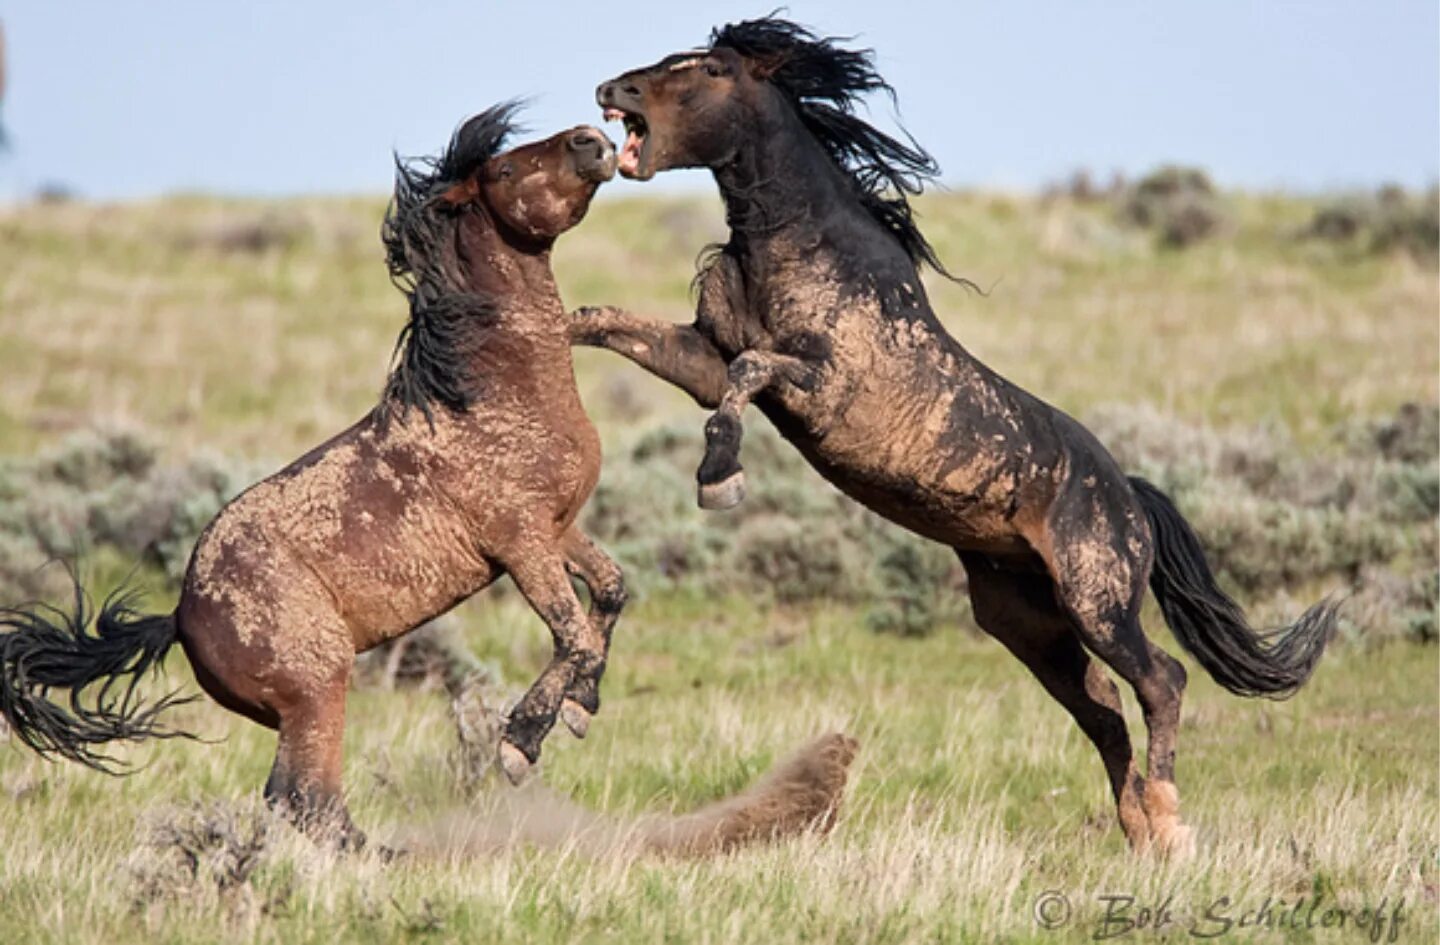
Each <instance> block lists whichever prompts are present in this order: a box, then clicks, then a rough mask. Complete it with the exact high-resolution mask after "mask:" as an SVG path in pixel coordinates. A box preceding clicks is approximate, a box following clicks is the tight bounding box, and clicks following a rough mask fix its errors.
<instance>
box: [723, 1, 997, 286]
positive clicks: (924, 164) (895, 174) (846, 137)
mask: <svg viewBox="0 0 1440 945" xmlns="http://www.w3.org/2000/svg"><path fill="white" fill-rule="evenodd" d="M845 41H846V40H844V39H840V38H835V37H826V38H821V37H819V36H817V35H815V34H814V33H813V32H811V31H810V30H808V29H806V28H805V27H803V26H800V25H798V24H796V23H791V22H789V21H788V20H782V19H778V18H776V17H766V18H764V19H758V20H746V21H745V22H742V23H728V24H726V25H725V26H723V27H720V28H718V29H716V30H713V31H712V32H711V33H710V48H711V49H731V50H734V51H735V52H737V53H739V54H740V55H741V56H743V57H745V58H746V59H751V60H754V61H757V62H759V63H761V64H763V66H764V67H765V69H766V71H767V72H768V73H769V81H770V82H771V83H772V84H773V85H774V86H775V87H776V88H778V89H779V90H780V91H781V92H783V93H784V94H785V96H786V97H787V98H788V99H789V100H790V101H791V103H792V104H793V105H794V106H795V110H796V112H797V113H798V114H799V116H800V120H801V121H802V122H803V123H804V125H805V128H806V129H807V130H808V131H809V132H810V133H811V134H812V135H814V136H815V139H816V140H817V141H819V142H820V144H821V146H822V147H824V148H825V151H826V153H828V154H829V155H830V157H831V158H832V159H833V160H834V161H835V163H836V164H837V165H838V166H839V167H840V168H841V169H842V170H843V171H844V172H845V173H846V174H847V175H848V176H849V177H850V180H851V181H852V182H853V183H854V185H855V192H856V196H857V197H858V198H859V200H860V203H861V204H862V205H863V206H864V207H865V209H866V210H867V211H868V212H869V213H870V215H871V216H872V217H874V218H875V221H876V222H877V223H879V224H880V225H881V226H883V227H884V228H885V229H886V230H887V231H888V232H889V233H890V234H891V235H892V236H894V237H895V239H897V240H899V241H900V245H901V246H902V247H904V249H905V252H906V253H907V254H908V255H909V256H910V259H911V260H912V261H913V262H914V263H915V264H916V265H917V266H919V265H922V264H923V265H928V266H930V267H931V268H932V269H934V270H935V271H936V272H938V273H940V274H941V275H943V276H945V277H946V278H948V279H953V280H955V281H957V282H962V283H963V282H967V281H968V280H965V279H960V278H958V277H956V276H953V275H951V274H950V273H949V271H947V270H946V268H945V266H944V265H943V264H942V263H941V262H940V259H939V257H937V256H936V255H935V250H934V248H933V247H932V246H931V245H930V242H929V241H928V240H926V239H925V236H924V235H923V234H922V233H921V232H920V228H919V226H918V225H916V222H915V212H914V210H913V209H912V208H911V206H910V200H909V197H910V196H911V195H914V194H919V193H921V192H922V191H923V190H924V189H925V185H926V184H927V183H929V182H931V181H933V180H934V179H935V178H936V177H938V176H939V174H940V166H939V165H938V164H936V163H935V159H934V158H933V157H931V156H930V155H929V154H928V153H927V152H926V151H925V149H924V148H922V147H920V145H919V144H918V143H917V142H916V141H915V139H914V138H912V137H910V135H909V133H908V132H904V130H903V129H902V132H903V133H904V134H905V137H906V139H907V141H904V142H902V141H898V140H896V139H895V138H892V137H890V136H889V135H887V134H885V133H884V132H882V131H880V130H879V129H877V128H875V127H874V126H873V125H871V124H869V123H868V122H866V121H864V120H863V119H861V118H860V117H859V116H857V115H856V114H855V107H856V105H858V104H860V103H861V102H862V101H863V99H864V97H865V96H866V95H868V94H869V93H871V92H877V91H878V92H884V93H885V94H887V95H888V96H890V100H891V101H892V102H894V101H895V90H894V89H893V88H891V86H890V83H888V82H886V81H885V80H884V79H883V78H881V76H880V73H878V72H876V71H875V66H874V62H873V60H874V51H873V50H869V49H843V48H841V47H840V46H838V45H837V43H839V42H845Z"/></svg>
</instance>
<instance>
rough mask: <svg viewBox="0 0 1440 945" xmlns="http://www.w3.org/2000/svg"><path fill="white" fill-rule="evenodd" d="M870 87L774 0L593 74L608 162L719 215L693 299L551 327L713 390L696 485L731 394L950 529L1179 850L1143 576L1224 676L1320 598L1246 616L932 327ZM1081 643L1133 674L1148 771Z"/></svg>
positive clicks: (1069, 438)
mask: <svg viewBox="0 0 1440 945" xmlns="http://www.w3.org/2000/svg"><path fill="white" fill-rule="evenodd" d="M872 91H889V86H888V85H887V84H886V83H885V82H884V80H883V79H882V78H881V77H880V76H879V75H878V74H877V73H876V72H875V71H874V69H873V67H872V65H871V57H870V54H869V52H868V51H854V50H848V49H844V48H842V47H840V46H839V45H837V44H836V43H835V42H833V41H830V40H824V39H820V38H818V37H816V36H815V35H814V34H812V33H810V32H808V31H807V30H805V29H804V28H802V27H798V26H796V25H794V24H792V23H788V22H786V21H783V20H779V19H773V18H770V19H763V20H756V21H749V22H744V23H739V24H733V25H729V26H726V27H724V28H722V29H719V30H717V31H715V33H713V34H712V36H711V42H710V44H709V46H708V47H707V48H705V49H702V50H695V51H688V52H682V53H676V54H674V55H671V56H668V57H666V58H665V59H662V60H661V61H660V62H658V63H656V64H655V65H653V66H649V67H646V68H642V69H636V70H633V71H631V72H627V73H625V74H623V75H620V76H618V77H616V78H614V79H612V80H610V81H607V82H604V83H602V84H601V85H600V87H599V89H598V90H597V93H596V95H597V100H598V103H599V105H600V106H601V107H602V108H603V109H604V112H605V116H606V118H608V119H618V120H621V121H623V122H624V125H625V128H626V132H627V135H626V140H625V143H624V145H622V147H621V149H620V155H619V167H620V171H621V173H622V174H624V175H626V176H629V177H632V178H637V179H641V180H646V179H649V178H650V177H652V176H653V175H654V174H656V173H657V172H660V171H664V170H668V169H671V168H680V167H704V168H708V169H709V170H710V171H711V172H712V174H713V176H714V178H715V181H716V183H717V184H718V185H719V188H720V193H721V196H722V197H723V199H724V202H725V212H726V219H727V221H728V223H729V226H730V238H729V240H728V242H726V243H725V244H724V245H723V246H721V247H719V248H718V249H717V250H716V251H715V252H714V253H712V254H711V256H710V258H709V259H708V261H707V263H706V265H705V267H704V268H703V270H702V272H701V274H700V276H699V277H698V278H697V284H698V289H699V303H698V309H697V313H696V318H695V321H694V323H693V324H691V325H685V326H680V325H671V324H667V323H663V322H656V321H650V320H645V319H641V318H637V317H636V316H634V315H631V314H630V313H628V312H624V311H621V310H617V309H613V308H598V309H586V310H581V311H580V312H579V313H577V316H576V319H575V322H574V325H573V329H572V334H573V337H574V338H575V340H576V341H577V343H582V344H588V345H594V346H599V347H605V348H609V349H611V350H614V351H616V352H618V353H620V354H622V355H624V356H626V357H628V358H630V359H631V360H633V361H635V362H637V363H638V364H640V365H642V366H643V367H645V368H646V369H647V370H649V371H651V372H652V373H654V374H657V375H658V376H660V377H662V378H665V379H667V380H669V381H670V382H671V383H674V384H676V385H678V386H680V387H681V388H683V389H684V390H686V391H687V392H689V393H690V394H691V395H692V396H693V397H694V398H695V399H696V400H697V401H698V402H699V403H701V404H702V405H704V406H708V407H712V408H717V409H716V413H715V414H714V415H713V416H712V417H711V418H710V420H709V422H708V423H707V425H706V440H707V443H706V452H705V456H704V458H703V460H702V462H701V463H700V466H699V471H698V473H697V479H698V482H699V497H700V503H701V505H702V506H705V507H707V508H726V507H729V506H732V505H734V504H735V503H737V502H739V501H741V500H742V498H743V495H744V475H743V471H742V469H741V466H740V463H739V452H740V442H741V434H742V428H741V416H742V413H743V410H744V408H745V406H746V405H747V404H748V403H750V402H751V401H752V400H753V402H754V403H755V405H756V406H757V407H758V408H759V409H760V410H761V411H762V412H763V413H764V414H765V415H766V416H767V417H768V418H769V419H770V420H771V422H772V423H773V424H774V425H775V427H776V428H777V429H778V430H779V432H780V433H781V435H782V436H784V437H785V438H786V439H787V440H789V441H790V442H791V443H792V444H794V445H795V447H796V448H797V449H799V450H800V452H801V453H802V454H803V455H804V456H805V457H806V459H807V460H809V462H810V463H811V465H813V466H814V467H815V469H816V470H818V471H819V473H820V474H821V475H822V476H824V477H825V478H826V479H828V480H829V481H830V482H832V483H834V484H835V485H836V486H837V487H838V488H839V489H841V490H842V491H843V492H845V493H846V494H848V495H849V496H851V497H853V498H854V499H856V500H858V501H860V502H863V503H864V504H865V505H867V506H869V507H870V508H872V509H874V510H875V511H876V512H878V513H880V514H881V515H883V516H885V517H886V518H889V519H890V520H891V521H894V522H897V523H899V524H900V525H902V526H904V527H906V528H908V529H910V530H912V531H914V532H917V533H918V534H921V535H924V536H925V537H927V538H931V539H933V540H935V541H939V542H943V543H945V544H948V545H951V546H953V547H954V548H955V550H956V552H957V553H958V554H959V556H960V559H961V561H962V562H963V564H964V566H965V569H966V572H967V574H968V576H969V584H970V594H971V597H972V599H973V602H974V612H975V618H976V621H977V622H978V623H979V624H980V626H981V627H983V628H984V629H985V630H986V631H988V632H989V633H990V634H992V635H993V636H995V637H996V638H997V639H999V640H1000V641H1001V642H1002V643H1003V644H1004V645H1005V646H1006V647H1007V648H1009V649H1010V650H1011V651H1012V652H1014V653H1015V655H1016V656H1018V657H1019V658H1020V659H1021V660H1023V661H1024V662H1025V664H1026V665H1027V666H1028V667H1029V668H1030V670H1031V672H1033V673H1034V674H1035V676H1036V677H1037V678H1038V679H1039V681H1040V682H1041V684H1042V685H1044V686H1045V688H1046V689H1047V690H1048V691H1049V692H1050V693H1051V695H1053V696H1054V697H1055V698H1056V699H1057V700H1058V701H1059V702H1060V703H1061V704H1062V705H1064V707H1065V708H1066V709H1067V710H1069V712H1070V713H1071V714H1072V715H1073V716H1074V718H1075V720H1076V721H1077V722H1078V723H1079V725H1080V727H1081V728H1082V729H1083V730H1084V732H1085V733H1086V735H1088V736H1089V737H1090V739H1091V740H1092V741H1093V742H1094V743H1095V745H1096V747H1097V748H1098V749H1099V752H1100V755H1101V757H1102V759H1103V761H1104V764H1105V768H1106V771H1107V772H1108V775H1109V780H1110V784H1111V787H1112V789H1113V792H1114V795H1115V799H1116V804H1117V808H1118V812H1119V819H1120V823H1121V826H1122V828H1123V830H1124V832H1125V835H1126V837H1127V838H1128V840H1129V841H1130V843H1131V845H1132V846H1133V847H1135V848H1136V849H1142V850H1143V849H1152V848H1153V849H1158V850H1160V851H1163V852H1177V853H1178V852H1184V851H1185V849H1187V847H1188V846H1189V844H1190V837H1189V830H1188V828H1187V827H1185V826H1184V825H1183V824H1182V823H1181V821H1180V816H1179V810H1178V793H1177V791H1176V788H1175V783H1174V782H1175V775H1174V764H1175V739H1176V734H1177V728H1178V725H1179V718H1180V700H1181V695H1182V693H1183V690H1184V687H1185V681H1186V680H1185V672H1184V669H1183V668H1182V666H1181V665H1180V663H1178V662H1177V661H1176V660H1174V659H1173V658H1171V657H1170V656H1169V655H1167V654H1166V653H1165V652H1164V651H1163V650H1161V649H1160V648H1159V647H1157V646H1155V645H1154V644H1153V643H1151V642H1150V641H1149V640H1148V639H1147V638H1146V637H1145V635H1144V633H1143V631H1142V629H1141V626H1140V622H1139V612H1140V603H1141V598H1142V596H1143V594H1144V591H1145V587H1146V583H1147V580H1148V581H1149V582H1150V584H1151V586H1152V587H1153V589H1154V592H1155V595H1156V597H1157V599H1158V600H1159V603H1160V606H1161V610H1162V611H1163V613H1164V615H1165V617H1166V620H1167V622H1168V623H1169V624H1170V626H1171V628H1172V629H1173V630H1174V631H1175V634H1176V636H1177V638H1178V639H1179V640H1180V642H1181V643H1182V645H1184V646H1185V648H1186V649H1187V650H1188V651H1190V652H1191V653H1192V654H1193V655H1194V656H1195V658H1196V659H1197V660H1198V661H1199V662H1200V664H1201V665H1202V666H1203V667H1205V669H1206V670H1207V671H1209V672H1210V673H1211V674H1212V675H1213V676H1214V677H1215V679H1216V680H1217V681H1218V682H1219V683H1220V684H1221V685H1223V686H1225V687H1226V688H1228V689H1230V690H1231V691H1233V692H1237V693H1240V694H1244V695H1255V694H1265V695H1284V694H1288V693H1290V692H1292V691H1294V690H1295V689H1296V688H1297V687H1298V686H1300V685H1301V684H1302V683H1303V682H1304V681H1305V680H1306V679H1307V678H1308V676H1309V675H1310V673H1311V670H1312V668H1313V667H1314V665H1315V663H1316V661H1317V660H1318V659H1319V656H1320V653H1321V651H1322V649H1323V648H1324V646H1325V644H1326V642H1327V641H1328V640H1329V638H1330V636H1331V635H1332V633H1333V630H1334V625H1335V622H1334V611H1333V609H1332V608H1331V607H1329V606H1328V605H1321V606H1318V607H1316V608H1314V609H1312V610H1311V611H1310V612H1308V613H1307V614H1305V616H1303V617H1302V618H1301V619H1300V620H1299V621H1298V622H1297V623H1296V624H1295V625H1294V626H1293V627H1291V628H1288V629H1286V630H1284V631H1281V632H1278V633H1275V634H1272V635H1270V636H1268V637H1266V636H1264V635H1262V634H1259V633H1257V632H1256V631H1254V630H1252V629H1251V628H1250V627H1249V625H1248V624H1247V623H1246V621H1245V618H1244V615H1243V614H1242V613H1241V611H1240V609H1239V608H1238V607H1237V606H1236V605H1235V603H1234V602H1233V601H1231V600H1230V599H1229V598H1228V597H1226V596H1225V594H1224V593H1223V592H1222V591H1221V590H1220V589H1219V588H1218V587H1217V586H1216V583H1215V580H1214V578H1213V576H1212V575H1211V573H1210V571H1209V569H1208V568H1207V566H1206V564H1205V560H1204V557H1203V554H1202V551H1201V546H1200V543H1199V541H1198V539H1197V538H1196V536H1195V535H1194V534H1193V532H1192V531H1191V529H1190V528H1189V526H1188V525H1187V524H1186V522H1185V521H1184V519H1183V518H1181V516H1180V515H1179V513H1178V512H1177V511H1176V510H1175V508H1174V506H1173V505H1172V504H1171V502H1170V501H1169V499H1168V498H1166V497H1165V496H1164V495H1163V494H1162V493H1161V492H1160V491H1159V490H1157V489H1155V488H1154V487H1153V486H1151V485H1149V484H1148V483H1145V482H1143V481H1141V480H1138V479H1127V477H1126V476H1125V475H1124V473H1123V472H1122V471H1121V470H1120V469H1119V468H1118V466H1117V465H1116V463H1115V461H1114V460H1113V459H1112V458H1111V457H1110V455H1109V454H1108V453H1107V452H1106V451H1105V449H1104V447H1103V446H1101V444H1100V443H1099V442H1097V441H1096V439H1095V438H1094V437H1093V436H1092V435H1091V434H1090V433H1089V431H1087V430H1086V429H1085V428H1084V427H1083V426H1081V425H1080V424H1079V423H1077V422H1076V421H1075V420H1073V419H1072V418H1070V417H1069V416H1067V415H1066V414H1064V413H1062V412H1061V411H1059V410H1057V409H1055V408H1054V407H1051V406H1049V405H1048V404H1046V403H1044V402H1043V401H1041V400H1039V399H1038V398H1036V397H1035V396H1033V395H1031V394H1029V393H1027V392H1026V391H1024V390H1022V389H1020V388H1019V387H1017V386H1015V385H1014V384H1012V383H1010V382H1009V381H1007V380H1006V379H1005V378H1002V377H1000V376H999V375H998V374H996V373H995V372H994V371H992V370H990V369H989V368H988V367H986V366H985V365H984V364H982V363H981V362H980V361H979V360H977V359H976V358H975V357H974V356H972V355H971V354H970V353H969V352H967V351H966V350H965V349H964V348H963V347H962V346H961V345H960V343H959V342H957V341H956V340H955V339H954V338H952V337H951V336H950V335H949V334H948V333H947V332H946V331H945V329H944V328H943V327H942V326H941V324H940V322H939V320H938V319H937V318H936V316H935V314H934V312H933V310H932V309H931V306H930V302H929V300H928V298H927V296H926V293H925V288H924V286H923V284H922V283H921V280H920V275H919V271H918V270H919V267H920V266H922V265H926V264H928V265H930V266H931V267H933V268H934V269H936V270H937V271H939V272H940V273H942V274H945V275H948V273H945V270H944V268H943V266H941V264H940V263H939V261H938V260H937V259H936V257H935V254H934V252H933V251H932V249H931V247H930V245H929V244H928V243H927V242H926V240H925V238H924V236H923V235H922V234H921V233H920V231H919V229H918V228H917V226H916V224H915V221H914V218H913V215H912V212H911V208H910V205H909V202H908V199H907V195H909V194H914V193H918V192H919V191H920V189H921V188H922V186H923V184H924V183H925V182H926V181H927V180H928V179H930V178H932V177H933V176H934V175H935V174H936V172H937V168H936V167H935V165H934V162H933V161H932V160H931V159H930V157H929V156H928V155H927V154H925V152H924V151H922V150H921V149H920V148H919V147H918V146H917V145H915V144H914V143H913V142H911V143H908V144H907V143H903V142H901V141H898V140H896V139H894V138H892V137H890V136H887V135H885V134H884V133H882V132H880V131H878V130H877V129H875V128H874V127H872V126H871V125H869V124H867V123H866V122H864V121H863V120H861V119H860V118H859V117H857V116H856V114H855V108H856V106H857V105H858V104H859V101H860V99H861V98H862V97H863V96H864V95H865V94H866V93H869V92H872ZM1092 655H1094V656H1096V657H1099V659H1100V660H1101V662H1103V663H1104V664H1106V665H1108V666H1109V667H1110V668H1111V669H1113V670H1114V671H1115V672H1116V673H1118V674H1119V675H1120V676H1121V677H1122V678H1123V679H1124V680H1125V681H1126V682H1128V683H1129V684H1130V685H1131V686H1132V687H1133V688H1134V690H1135V693H1136V695H1137V696H1138V698H1139V701H1140V704H1141V706H1142V708H1143V710H1144V715H1145V722H1146V725H1147V727H1148V729H1149V735H1150V741H1149V752H1148V777H1142V776H1141V775H1140V773H1139V771H1138V770H1137V768H1136V765H1135V763H1134V759H1133V752H1132V749H1131V744H1130V739H1129V735H1128V733H1127V730H1126V726H1125V722H1124V718H1123V715H1122V714H1121V707H1120V700H1119V694H1118V692H1117V690H1116V687H1115V685H1114V683H1113V682H1111V680H1110V678H1109V677H1108V675H1107V674H1106V673H1105V672H1104V671H1103V669H1102V668H1101V666H1100V665H1099V664H1097V663H1095V662H1093V661H1092V659H1091V656H1092Z"/></svg>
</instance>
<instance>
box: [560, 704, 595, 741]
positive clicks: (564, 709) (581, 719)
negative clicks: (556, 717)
mask: <svg viewBox="0 0 1440 945" xmlns="http://www.w3.org/2000/svg"><path fill="white" fill-rule="evenodd" d="M590 719H591V715H590V713H589V711H587V710H586V708H585V707H584V706H583V705H581V704H580V703H578V702H576V701H575V700H574V699H565V700H564V701H562V702H561V703H560V721H562V722H564V723H565V727H566V728H568V729H569V730H570V734H571V735H574V736H575V737H576V738H584V737H585V736H586V735H587V734H589V732H590Z"/></svg>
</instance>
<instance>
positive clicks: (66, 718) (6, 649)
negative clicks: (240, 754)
mask: <svg viewBox="0 0 1440 945" xmlns="http://www.w3.org/2000/svg"><path fill="white" fill-rule="evenodd" d="M71 579H72V581H73V582H74V603H73V606H72V607H71V608H70V610H69V611H68V612H67V611H65V610H61V609H60V608H58V607H52V606H50V605H48V604H28V605H25V606H22V607H11V608H0V716H3V718H4V720H5V722H6V723H8V724H9V726H10V728H11V729H12V730H13V731H14V733H15V735H16V737H18V738H19V739H20V740H21V741H22V742H24V743H25V744H26V745H28V746H30V747H31V748H33V749H34V750H35V751H37V752H39V753H40V754H41V755H43V756H47V757H48V756H56V755H58V756H59V757H62V758H67V759H69V760H71V761H78V762H79V763H80V764H83V765H86V766H88V767H91V768H94V769H96V770H98V771H103V772H105V773H106V774H118V773H121V772H122V771H123V768H124V765H123V764H120V763H118V762H116V761H115V760H114V759H112V758H110V757H108V756H106V755H104V754H102V753H101V752H99V751H97V750H96V746H99V745H103V744H105V743H107V742H112V741H122V740H123V741H140V740H142V739H146V738H174V737H177V736H184V737H193V736H189V735H187V734H186V733H184V732H177V731H171V730H168V729H162V728H160V727H159V725H158V723H157V716H159V715H160V713H161V712H164V711H165V710H166V709H168V708H170V707H171V706H174V705H177V704H180V703H183V702H189V701H191V699H192V698H193V697H185V698H180V697H178V696H177V694H176V693H173V692H172V693H170V694H168V695H166V696H163V697H162V698H160V699H159V700H157V701H155V702H151V703H146V702H144V701H143V700H141V699H140V698H139V697H138V695H137V694H136V687H137V686H138V685H139V683H140V678H141V677H142V676H143V675H144V674H145V673H146V671H147V670H150V669H152V668H158V667H159V665H160V663H161V661H162V660H163V658H164V656H165V654H166V652H167V651H168V650H169V649H170V647H171V646H172V645H174V643H175V641H176V639H177V631H176V625H175V616H174V615H173V614H156V615H145V614H141V613H139V612H137V611H136V610H135V607H134V605H135V603H136V599H137V596H138V595H137V594H136V592H135V591H134V590H133V589H126V588H123V587H122V588H119V589H117V590H115V591H114V592H113V593H111V594H110V596H108V597H107V598H105V601H104V603H103V604H102V605H101V606H100V612H99V614H98V615H96V616H95V619H94V624H95V627H94V632H93V633H92V632H89V631H88V629H87V628H88V627H89V624H90V623H91V610H92V606H91V603H90V598H89V596H88V595H87V594H86V593H85V591H84V590H83V589H82V588H81V586H80V583H79V581H78V580H77V579H75V577H74V575H73V573H72V575H71ZM94 683H99V684H100V688H99V690H98V691H97V692H95V695H94V698H93V699H91V700H88V704H87V701H85V700H82V699H81V694H82V691H83V690H85V689H86V688H87V687H89V686H91V685H92V684H94ZM52 689H64V690H68V692H69V698H68V700H67V702H68V705H62V704H60V703H56V702H52V701H51V700H50V699H49V697H48V696H49V692H50V690H52Z"/></svg>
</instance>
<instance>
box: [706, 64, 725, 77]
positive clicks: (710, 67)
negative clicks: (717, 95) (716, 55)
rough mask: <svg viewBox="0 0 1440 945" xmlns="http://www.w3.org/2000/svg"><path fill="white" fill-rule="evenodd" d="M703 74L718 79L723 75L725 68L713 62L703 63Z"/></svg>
mask: <svg viewBox="0 0 1440 945" xmlns="http://www.w3.org/2000/svg"><path fill="white" fill-rule="evenodd" d="M705 74H706V75H708V76H709V77H710V78H712V79H718V78H720V77H721V76H722V75H724V74H725V68H724V67H723V66H720V65H717V64H715V63H713V62H707V63H705Z"/></svg>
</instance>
